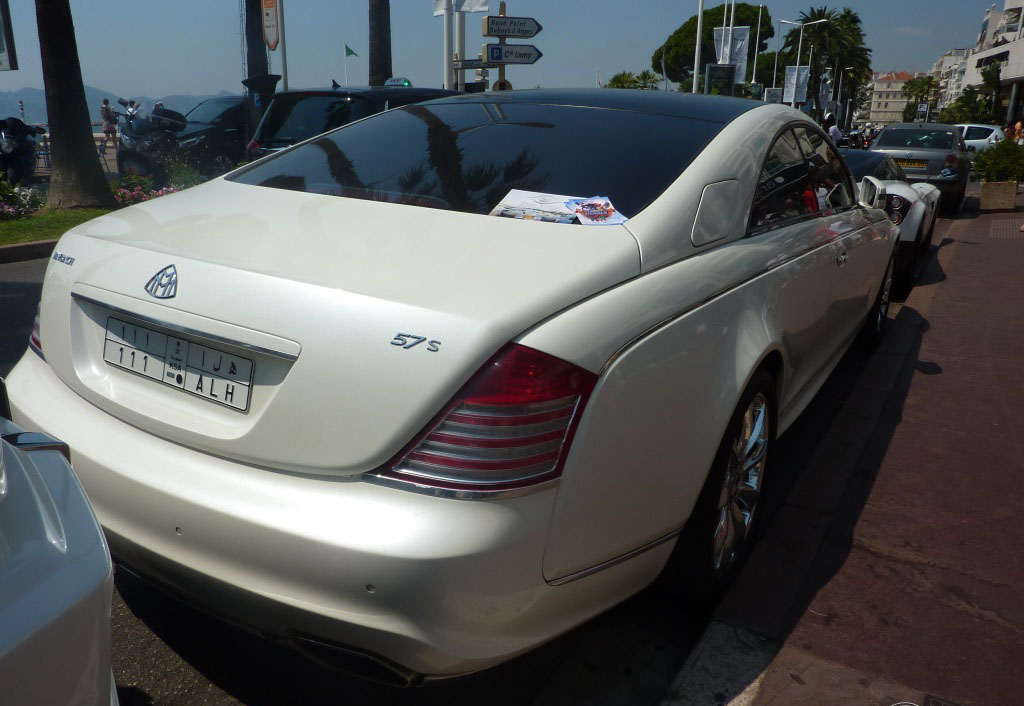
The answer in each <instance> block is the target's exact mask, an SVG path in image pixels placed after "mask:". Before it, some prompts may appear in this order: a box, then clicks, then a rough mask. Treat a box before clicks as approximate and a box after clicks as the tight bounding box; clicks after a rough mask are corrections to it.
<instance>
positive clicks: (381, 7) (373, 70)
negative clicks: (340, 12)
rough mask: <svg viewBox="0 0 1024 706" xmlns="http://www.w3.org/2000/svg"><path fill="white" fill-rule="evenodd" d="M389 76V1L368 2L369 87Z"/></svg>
mask: <svg viewBox="0 0 1024 706" xmlns="http://www.w3.org/2000/svg"><path fill="white" fill-rule="evenodd" d="M342 51H344V50H342ZM391 76H393V74H392V72H391V0H370V85H371V86H383V85H384V82H385V81H387V80H388V79H389V78H391Z"/></svg>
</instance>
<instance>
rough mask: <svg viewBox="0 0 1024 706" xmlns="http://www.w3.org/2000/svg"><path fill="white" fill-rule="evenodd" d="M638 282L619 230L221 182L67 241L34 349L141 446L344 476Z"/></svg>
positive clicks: (628, 242) (374, 462)
mask: <svg viewBox="0 0 1024 706" xmlns="http://www.w3.org/2000/svg"><path fill="white" fill-rule="evenodd" d="M58 256H59V257H60V258H61V259H60V260H58V259H57V257H58ZM69 259H70V262H71V264H68V260H69ZM638 271H639V253H638V249H637V245H636V242H635V240H634V239H633V238H632V236H631V235H630V234H629V233H628V231H627V230H626V229H625V228H623V227H621V226H603V227H583V226H567V225H559V224H550V223H525V222H522V221H517V220H512V219H502V218H491V217H486V216H478V215H470V214H462V213H453V212H448V211H438V210H431V209H424V208H418V207H412V206H400V205H394V204H387V203H378V202H371V201H358V200H351V199H341V198H335V197H331V196H322V195H310V194H304V193H298V192H293V191H285V190H280V189H265V188H261V187H253V186H246V185H241V184H236V183H232V182H228V181H223V180H218V181H214V182H210V183H208V184H206V185H204V186H202V187H198V188H196V189H194V190H190V191H188V192H185V193H182V194H175V195H171V196H166V197H163V198H160V199H157V200H154V201H151V202H148V203H145V204H141V205H139V206H135V207H132V208H128V209H123V210H120V211H115V212H113V213H111V214H109V215H107V216H104V217H101V218H99V219H96V220H94V221H90V222H89V223H86V224H83V225H82V226H79V227H78V228H76V229H74V230H73V231H71V232H70V233H68V234H67V235H65V237H64V238H63V239H62V240H61V241H60V243H58V246H57V252H56V253H55V260H54V262H51V265H50V268H49V270H48V272H47V275H46V281H45V285H44V296H43V305H42V306H43V309H42V341H43V352H44V354H45V356H46V359H47V361H48V362H49V363H50V365H51V366H52V367H53V369H54V370H55V371H56V372H57V374H58V375H59V376H60V377H61V378H62V379H63V380H64V381H65V382H66V383H67V384H68V385H69V386H71V387H72V388H74V389H75V390H76V391H77V392H78V393H79V394H81V395H82V396H83V397H85V398H87V399H88V400H90V401H91V402H92V403H93V404H96V405H97V406H99V407H101V408H102V409H104V410H106V411H107V412H109V413H110V414H112V415H114V416H116V417H118V418H120V419H122V420H124V421H125V422H127V423H129V424H132V425H134V426H136V427H139V428H142V429H145V430H146V431H149V432H151V433H154V434H157V435H159V436H162V437H165V438H168V439H172V440H175V441H177V442H180V443H183V444H186V445H188V446H190V447H194V448H199V449H202V450H205V451H208V452H210V453H216V454H218V455H222V456H226V457H231V458H236V459H239V460H243V461H246V462H249V463H253V464H258V465H262V466H270V467H275V468H287V469H295V470H300V471H303V472H315V473H340V474H346V473H348V474H351V473H359V472H363V471H366V470H370V469H372V468H375V467H377V466H379V465H380V464H382V463H384V462H385V461H386V460H387V459H388V458H390V457H391V456H392V455H394V454H395V453H397V452H398V451H399V450H400V449H401V448H402V446H403V445H404V444H406V443H408V441H409V440H410V439H411V438H412V437H413V436H414V435H415V434H416V433H417V432H418V431H419V430H420V429H421V428H422V427H423V426H424V424H426V423H427V422H428V421H429V419H430V418H432V417H433V416H434V415H435V414H436V413H437V412H438V411H439V410H440V409H441V407H442V406H443V405H444V403H445V402H446V401H447V400H448V399H449V398H450V397H451V396H452V395H453V394H454V393H455V391H456V390H457V389H458V388H459V387H460V386H461V385H462V384H463V383H464V382H465V381H466V380H467V379H468V378H469V377H470V376H471V375H472V374H473V372H475V370H476V369H477V368H478V367H479V366H480V365H481V364H482V363H483V362H484V361H486V360H487V359H488V358H489V357H490V356H491V355H492V354H494V352H495V351H496V350H498V349H499V348H500V347H501V346H502V345H503V344H505V343H506V342H508V341H509V340H512V339H514V338H515V337H516V336H517V335H519V334H520V333H521V332H523V331H524V330H525V329H527V328H529V327H530V326H532V325H533V324H535V323H536V322H538V321H540V320H542V319H544V318H546V317H547V316H550V315H551V314H553V313H555V312H557V311H558V310H560V309H562V308H564V307H566V306H569V305H571V304H572V303H574V302H576V301H579V300H580V299H583V298H585V297H587V296H589V295H591V294H593V293H595V292H597V291H600V290H602V289H605V288H607V287H610V286H613V285H614V284H616V283H618V282H621V281H623V280H625V279H627V278H629V277H632V276H635V275H636V274H637V272H638ZM172 280H173V283H174V284H173V287H172V286H171V282H172ZM172 290H173V291H172ZM62 337H69V338H70V345H68V346H60V345H57V344H56V343H54V342H56V341H59V340H60V339H61V338H62ZM48 343H49V345H48ZM410 344H412V345H410ZM133 353H134V354H135V356H134V357H132V354H133ZM126 354H127V356H128V357H125V356H126ZM140 361H141V362H140ZM149 365H156V366H157V367H156V368H149V367H147V366H149ZM139 366H144V367H143V368H141V369H140V367H139ZM179 377H180V379H179ZM211 384H212V387H211ZM197 386H198V388H197Z"/></svg>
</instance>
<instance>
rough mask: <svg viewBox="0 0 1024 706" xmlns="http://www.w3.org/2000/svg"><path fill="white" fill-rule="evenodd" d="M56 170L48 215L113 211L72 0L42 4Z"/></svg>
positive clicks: (43, 49)
mask: <svg viewBox="0 0 1024 706" xmlns="http://www.w3.org/2000/svg"><path fill="white" fill-rule="evenodd" d="M36 24H37V26H38V30H39V53H40V56H41V58H42V66H43V85H44V86H45V92H46V115H47V120H48V121H49V126H50V153H51V164H52V165H53V169H52V172H51V174H50V191H49V194H48V195H47V197H46V205H45V208H46V210H50V209H56V208H73V207H82V206H104V207H113V206H114V205H115V204H114V195H113V194H112V193H111V191H110V187H109V186H108V185H107V179H106V177H105V176H104V174H103V168H102V167H101V166H100V160H99V155H98V154H97V152H96V142H95V140H94V139H93V136H92V126H91V121H90V118H89V107H88V105H86V102H85V87H84V86H83V85H82V69H81V66H80V65H79V63H78V44H77V43H76V42H75V25H74V22H73V20H72V18H71V5H70V0H36Z"/></svg>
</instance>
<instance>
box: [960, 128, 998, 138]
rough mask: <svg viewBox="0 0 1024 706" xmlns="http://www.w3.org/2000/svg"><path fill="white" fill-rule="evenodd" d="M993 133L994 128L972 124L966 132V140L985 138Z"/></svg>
mask: <svg viewBox="0 0 1024 706" xmlns="http://www.w3.org/2000/svg"><path fill="white" fill-rule="evenodd" d="M991 134H992V128H990V127H977V126H971V127H969V128H967V132H965V133H964V139H965V140H984V139H986V138H988V136H989V135H991Z"/></svg>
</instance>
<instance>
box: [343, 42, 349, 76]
mask: <svg viewBox="0 0 1024 706" xmlns="http://www.w3.org/2000/svg"><path fill="white" fill-rule="evenodd" d="M344 54H345V85H346V86H347V85H348V45H347V44H346V45H345V52H344Z"/></svg>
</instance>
